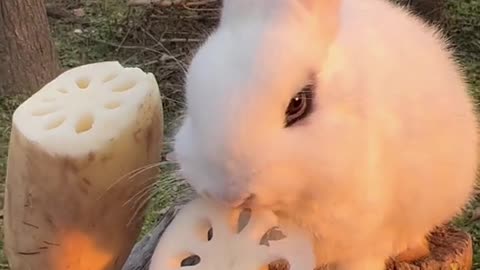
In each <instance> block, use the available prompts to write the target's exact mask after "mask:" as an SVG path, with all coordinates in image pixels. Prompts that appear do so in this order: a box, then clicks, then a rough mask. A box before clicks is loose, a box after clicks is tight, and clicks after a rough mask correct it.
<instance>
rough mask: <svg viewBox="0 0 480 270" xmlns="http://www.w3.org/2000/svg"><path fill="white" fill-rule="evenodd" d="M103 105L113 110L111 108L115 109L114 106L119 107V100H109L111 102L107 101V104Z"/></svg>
mask: <svg viewBox="0 0 480 270" xmlns="http://www.w3.org/2000/svg"><path fill="white" fill-rule="evenodd" d="M104 107H105V109H108V110H113V109H116V108H118V107H120V102H118V101H111V102H108V103H107V104H105V105H104Z"/></svg>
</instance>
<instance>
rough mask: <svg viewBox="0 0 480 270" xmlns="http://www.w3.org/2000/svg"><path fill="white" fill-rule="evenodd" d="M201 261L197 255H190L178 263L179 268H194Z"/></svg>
mask: <svg viewBox="0 0 480 270" xmlns="http://www.w3.org/2000/svg"><path fill="white" fill-rule="evenodd" d="M201 260H202V259H200V256H198V255H195V254H194V255H190V256H188V257H186V258H184V259H183V260H182V261H181V262H180V267H188V266H194V265H197V264H199V263H200V261H201Z"/></svg>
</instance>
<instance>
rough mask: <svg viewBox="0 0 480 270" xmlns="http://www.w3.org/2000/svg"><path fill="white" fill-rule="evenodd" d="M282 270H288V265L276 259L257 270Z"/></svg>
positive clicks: (285, 261)
mask: <svg viewBox="0 0 480 270" xmlns="http://www.w3.org/2000/svg"><path fill="white" fill-rule="evenodd" d="M269 269H282V270H290V263H289V262H288V261H287V260H285V259H278V260H275V261H272V262H270V263H269V264H267V265H262V266H261V267H260V268H259V269H258V270H269Z"/></svg>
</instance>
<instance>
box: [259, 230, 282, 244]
mask: <svg viewBox="0 0 480 270" xmlns="http://www.w3.org/2000/svg"><path fill="white" fill-rule="evenodd" d="M286 237H287V236H286V235H285V234H284V233H283V232H282V231H281V230H280V229H279V228H278V227H273V228H271V229H269V230H268V231H266V232H265V234H264V235H263V236H262V238H261V239H260V245H263V246H270V241H280V240H282V239H285V238H286Z"/></svg>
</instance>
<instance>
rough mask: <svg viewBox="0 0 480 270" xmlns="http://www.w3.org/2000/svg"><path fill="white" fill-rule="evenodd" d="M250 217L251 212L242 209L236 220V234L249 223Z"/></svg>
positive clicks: (247, 209)
mask: <svg viewBox="0 0 480 270" xmlns="http://www.w3.org/2000/svg"><path fill="white" fill-rule="evenodd" d="M251 217H252V210H251V209H249V208H244V209H242V210H241V211H240V214H239V215H238V220H237V233H240V232H241V231H242V230H243V229H244V228H245V227H246V226H247V224H248V222H250V218H251Z"/></svg>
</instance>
